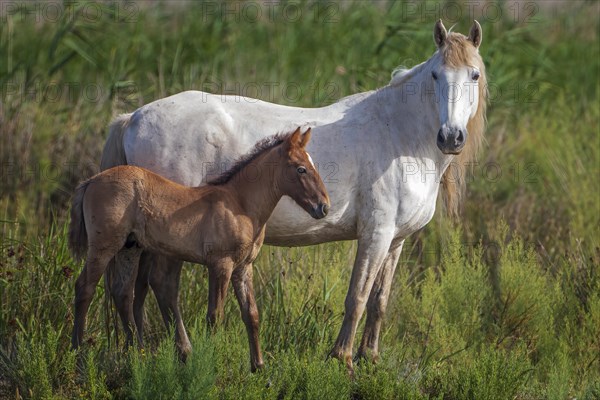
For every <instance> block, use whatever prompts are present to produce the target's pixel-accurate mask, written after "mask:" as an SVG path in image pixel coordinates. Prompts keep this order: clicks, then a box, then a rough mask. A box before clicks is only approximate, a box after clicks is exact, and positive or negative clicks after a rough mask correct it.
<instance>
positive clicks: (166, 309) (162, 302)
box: [140, 255, 192, 361]
mask: <svg viewBox="0 0 600 400" xmlns="http://www.w3.org/2000/svg"><path fill="white" fill-rule="evenodd" d="M142 265H143V264H142ZM142 265H140V268H141V266H142ZM146 265H151V269H150V270H149V273H150V275H149V281H150V286H151V287H152V291H153V292H154V295H155V296H156V301H157V302H158V307H159V308H160V313H161V314H162V317H163V321H164V323H165V326H166V327H167V329H171V328H172V327H173V325H175V344H176V345H177V349H178V351H179V355H180V357H181V359H182V360H184V361H185V359H186V358H187V356H188V355H189V354H190V353H191V351H192V344H191V343H190V339H189V338H188V335H187V332H186V331H185V326H184V325H183V318H182V317H181V312H180V311H179V278H180V276H181V267H182V266H183V261H180V260H177V259H174V258H167V257H164V256H159V255H155V256H153V257H152V261H151V262H149V263H148V264H146Z"/></svg>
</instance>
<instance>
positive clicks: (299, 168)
mask: <svg viewBox="0 0 600 400" xmlns="http://www.w3.org/2000/svg"><path fill="white" fill-rule="evenodd" d="M297 171H298V173H299V174H305V173H306V168H304V167H298V169H297Z"/></svg>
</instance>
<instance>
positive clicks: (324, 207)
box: [321, 204, 329, 216]
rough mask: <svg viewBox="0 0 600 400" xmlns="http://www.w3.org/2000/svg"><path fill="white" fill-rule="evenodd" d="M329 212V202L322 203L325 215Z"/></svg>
mask: <svg viewBox="0 0 600 400" xmlns="http://www.w3.org/2000/svg"><path fill="white" fill-rule="evenodd" d="M328 212H329V206H328V205H327V204H321V213H322V214H323V216H325V215H327V213H328Z"/></svg>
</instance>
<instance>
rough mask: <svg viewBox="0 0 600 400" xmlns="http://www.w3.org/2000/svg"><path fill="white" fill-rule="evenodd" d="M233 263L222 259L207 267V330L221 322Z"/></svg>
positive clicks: (227, 259)
mask: <svg viewBox="0 0 600 400" xmlns="http://www.w3.org/2000/svg"><path fill="white" fill-rule="evenodd" d="M233 267H234V264H233V261H232V260H231V259H230V258H223V259H220V260H218V261H217V262H215V263H212V264H209V265H208V311H207V313H206V322H207V325H208V328H209V330H210V329H212V328H214V327H215V326H216V325H217V323H218V322H221V321H222V320H223V306H224V304H225V297H226V296H227V288H228V287H229V281H230V280H231V274H232V272H233Z"/></svg>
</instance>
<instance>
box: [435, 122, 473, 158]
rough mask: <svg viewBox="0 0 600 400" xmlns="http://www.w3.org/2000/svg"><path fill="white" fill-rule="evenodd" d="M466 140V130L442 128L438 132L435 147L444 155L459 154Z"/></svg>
mask: <svg viewBox="0 0 600 400" xmlns="http://www.w3.org/2000/svg"><path fill="white" fill-rule="evenodd" d="M466 139H467V130H466V129H464V128H462V129H461V128H456V127H446V126H444V127H442V128H440V130H439V131H438V135H437V146H438V148H439V149H440V151H441V152H442V153H444V154H459V153H460V152H461V151H462V149H463V147H465V143H466Z"/></svg>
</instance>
